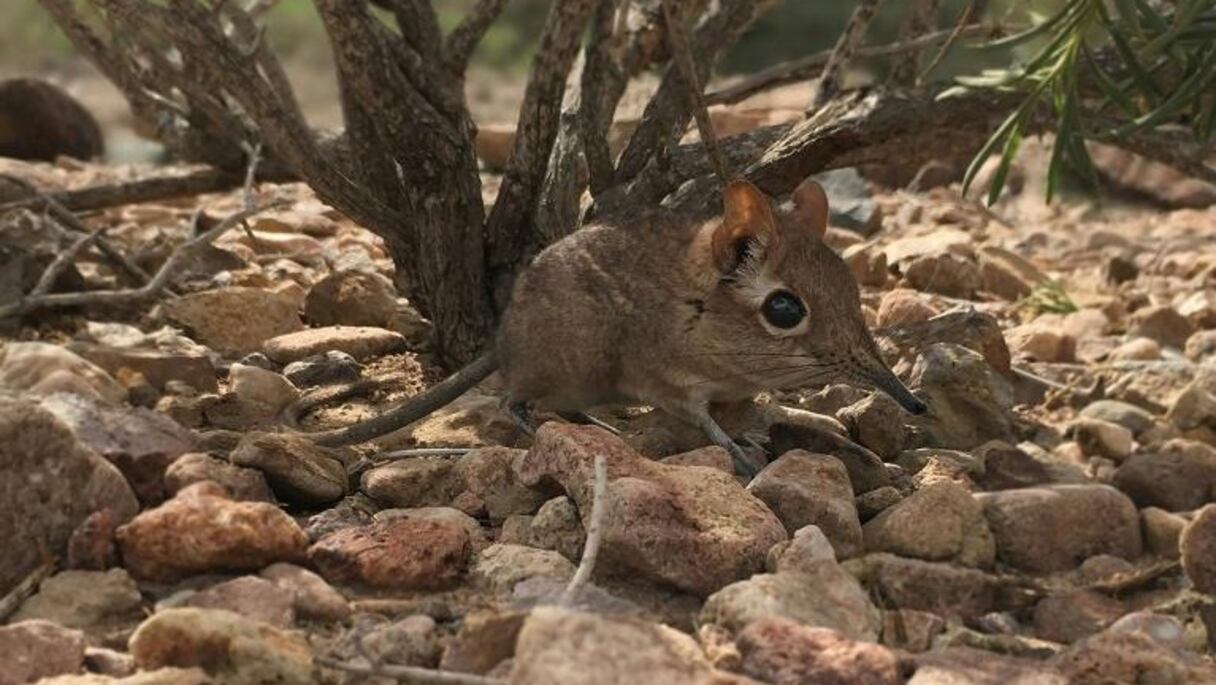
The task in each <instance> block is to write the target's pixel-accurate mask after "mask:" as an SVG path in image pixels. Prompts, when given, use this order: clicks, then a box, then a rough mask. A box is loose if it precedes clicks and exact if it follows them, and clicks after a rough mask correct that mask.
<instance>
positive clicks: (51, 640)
mask: <svg viewBox="0 0 1216 685" xmlns="http://www.w3.org/2000/svg"><path fill="white" fill-rule="evenodd" d="M84 646H85V642H84V634H83V633H81V632H80V631H79V630H69V629H67V628H63V627H61V626H58V625H56V624H54V623H51V622H50V621H40V620H35V621H22V622H20V623H13V624H12V625H7V626H0V685H22V684H23V683H33V682H35V681H38V680H40V679H42V678H47V677H50V676H57V675H61V674H64V673H79V672H80V669H81V666H83V665H84Z"/></svg>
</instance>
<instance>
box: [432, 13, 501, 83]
mask: <svg viewBox="0 0 1216 685" xmlns="http://www.w3.org/2000/svg"><path fill="white" fill-rule="evenodd" d="M507 1H508V0H477V5H475V6H474V7H473V9H471V10H469V13H468V15H467V16H465V18H464V19H463V20H462V21H461V22H460V24H459V25H458V26H457V27H456V28H454V29H452V32H451V33H450V34H448V37H447V40H446V41H444V44H443V53H444V55H445V56H446V58H447V64H448V70H450V71H452V72H454V73H456V74H464V70H465V69H466V68H468V66H469V58H470V57H472V56H473V51H474V50H476V49H477V44H478V43H480V42H481V38H482V36H484V35H485V34H486V31H487V30H488V29H489V28H490V25H491V24H493V23H494V20H495V19H497V18H498V15H499V14H501V13H502V10H503V8H504V7H506V6H507Z"/></svg>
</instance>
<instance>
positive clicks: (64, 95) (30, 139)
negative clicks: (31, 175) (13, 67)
mask: <svg viewBox="0 0 1216 685" xmlns="http://www.w3.org/2000/svg"><path fill="white" fill-rule="evenodd" d="M103 154H105V137H104V136H103V135H102V132H101V127H100V126H98V125H97V120H96V119H94V118H93V115H92V114H90V113H89V110H87V109H85V108H84V106H83V105H81V104H80V102H79V101H78V100H76V98H74V97H72V96H71V95H69V94H68V92H67V91H65V90H64V89H62V88H60V87H59V86H57V85H55V84H53V83H50V82H49V81H43V80H42V79H36V78H29V77H21V78H8V79H4V80H2V81H0V157H12V158H14V159H40V160H44V161H47V162H54V161H55V160H56V158H58V157H60V156H64V157H73V158H75V159H80V160H89V159H94V158H97V157H101V156H102V155H103Z"/></svg>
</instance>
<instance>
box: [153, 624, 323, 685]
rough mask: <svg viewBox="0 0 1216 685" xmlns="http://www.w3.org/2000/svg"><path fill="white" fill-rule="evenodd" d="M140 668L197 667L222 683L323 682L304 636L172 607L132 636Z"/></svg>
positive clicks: (283, 684) (292, 684)
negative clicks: (320, 680) (315, 667)
mask: <svg viewBox="0 0 1216 685" xmlns="http://www.w3.org/2000/svg"><path fill="white" fill-rule="evenodd" d="M130 649H131V655H132V656H134V657H135V663H136V665H138V666H139V668H140V669H155V668H163V667H166V666H179V667H191V666H197V667H200V668H202V669H203V670H204V671H206V672H207V674H208V676H210V678H211V679H212V682H214V683H215V684H216V685H246V684H250V683H276V685H310V684H311V683H316V682H317V681H318V675H317V673H316V672H315V671H314V668H313V662H312V650H311V649H310V648H309V646H308V642H307V641H305V639H304V638H303V637H301V636H298V635H296V634H293V633H290V632H287V631H283V630H280V629H278V628H275V627H274V626H271V625H268V624H266V623H261V622H259V621H254V620H251V619H248V618H245V617H244V616H241V615H239V614H234V613H232V612H231V611H223V610H220V609H193V608H181V609H166V610H164V611H160V612H157V613H156V614H155V615H153V616H152V617H151V618H149V619H148V620H146V621H144V622H143V624H142V625H140V626H139V629H138V630H136V631H135V634H134V635H132V636H131V642H130Z"/></svg>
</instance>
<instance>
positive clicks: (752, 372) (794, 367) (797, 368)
mask: <svg viewBox="0 0 1216 685" xmlns="http://www.w3.org/2000/svg"><path fill="white" fill-rule="evenodd" d="M806 371H814V373H813V374H812V376H819V375H827V374H828V373H830V372H831V371H832V369H830V368H818V367H814V366H811V365H808V364H783V365H781V366H769V367H764V368H758V369H746V368H741V369H739V370H738V371H735V372H733V373H729V374H723V375H721V376H715V377H712V378H703V379H701V380H699V381H696V382H693V383H689V384H687V386H685V387H690V388H691V387H696V386H699V385H706V384H709V383H717V382H720V381H724V380H727V379H729V378H735V377H738V376H761V377H763V379H764V380H765V381H766V382H767V381H769V380H770V379H772V378H773V377H774V372H776V377H783V376H785V375H791V374H793V373H804V372H806Z"/></svg>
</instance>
